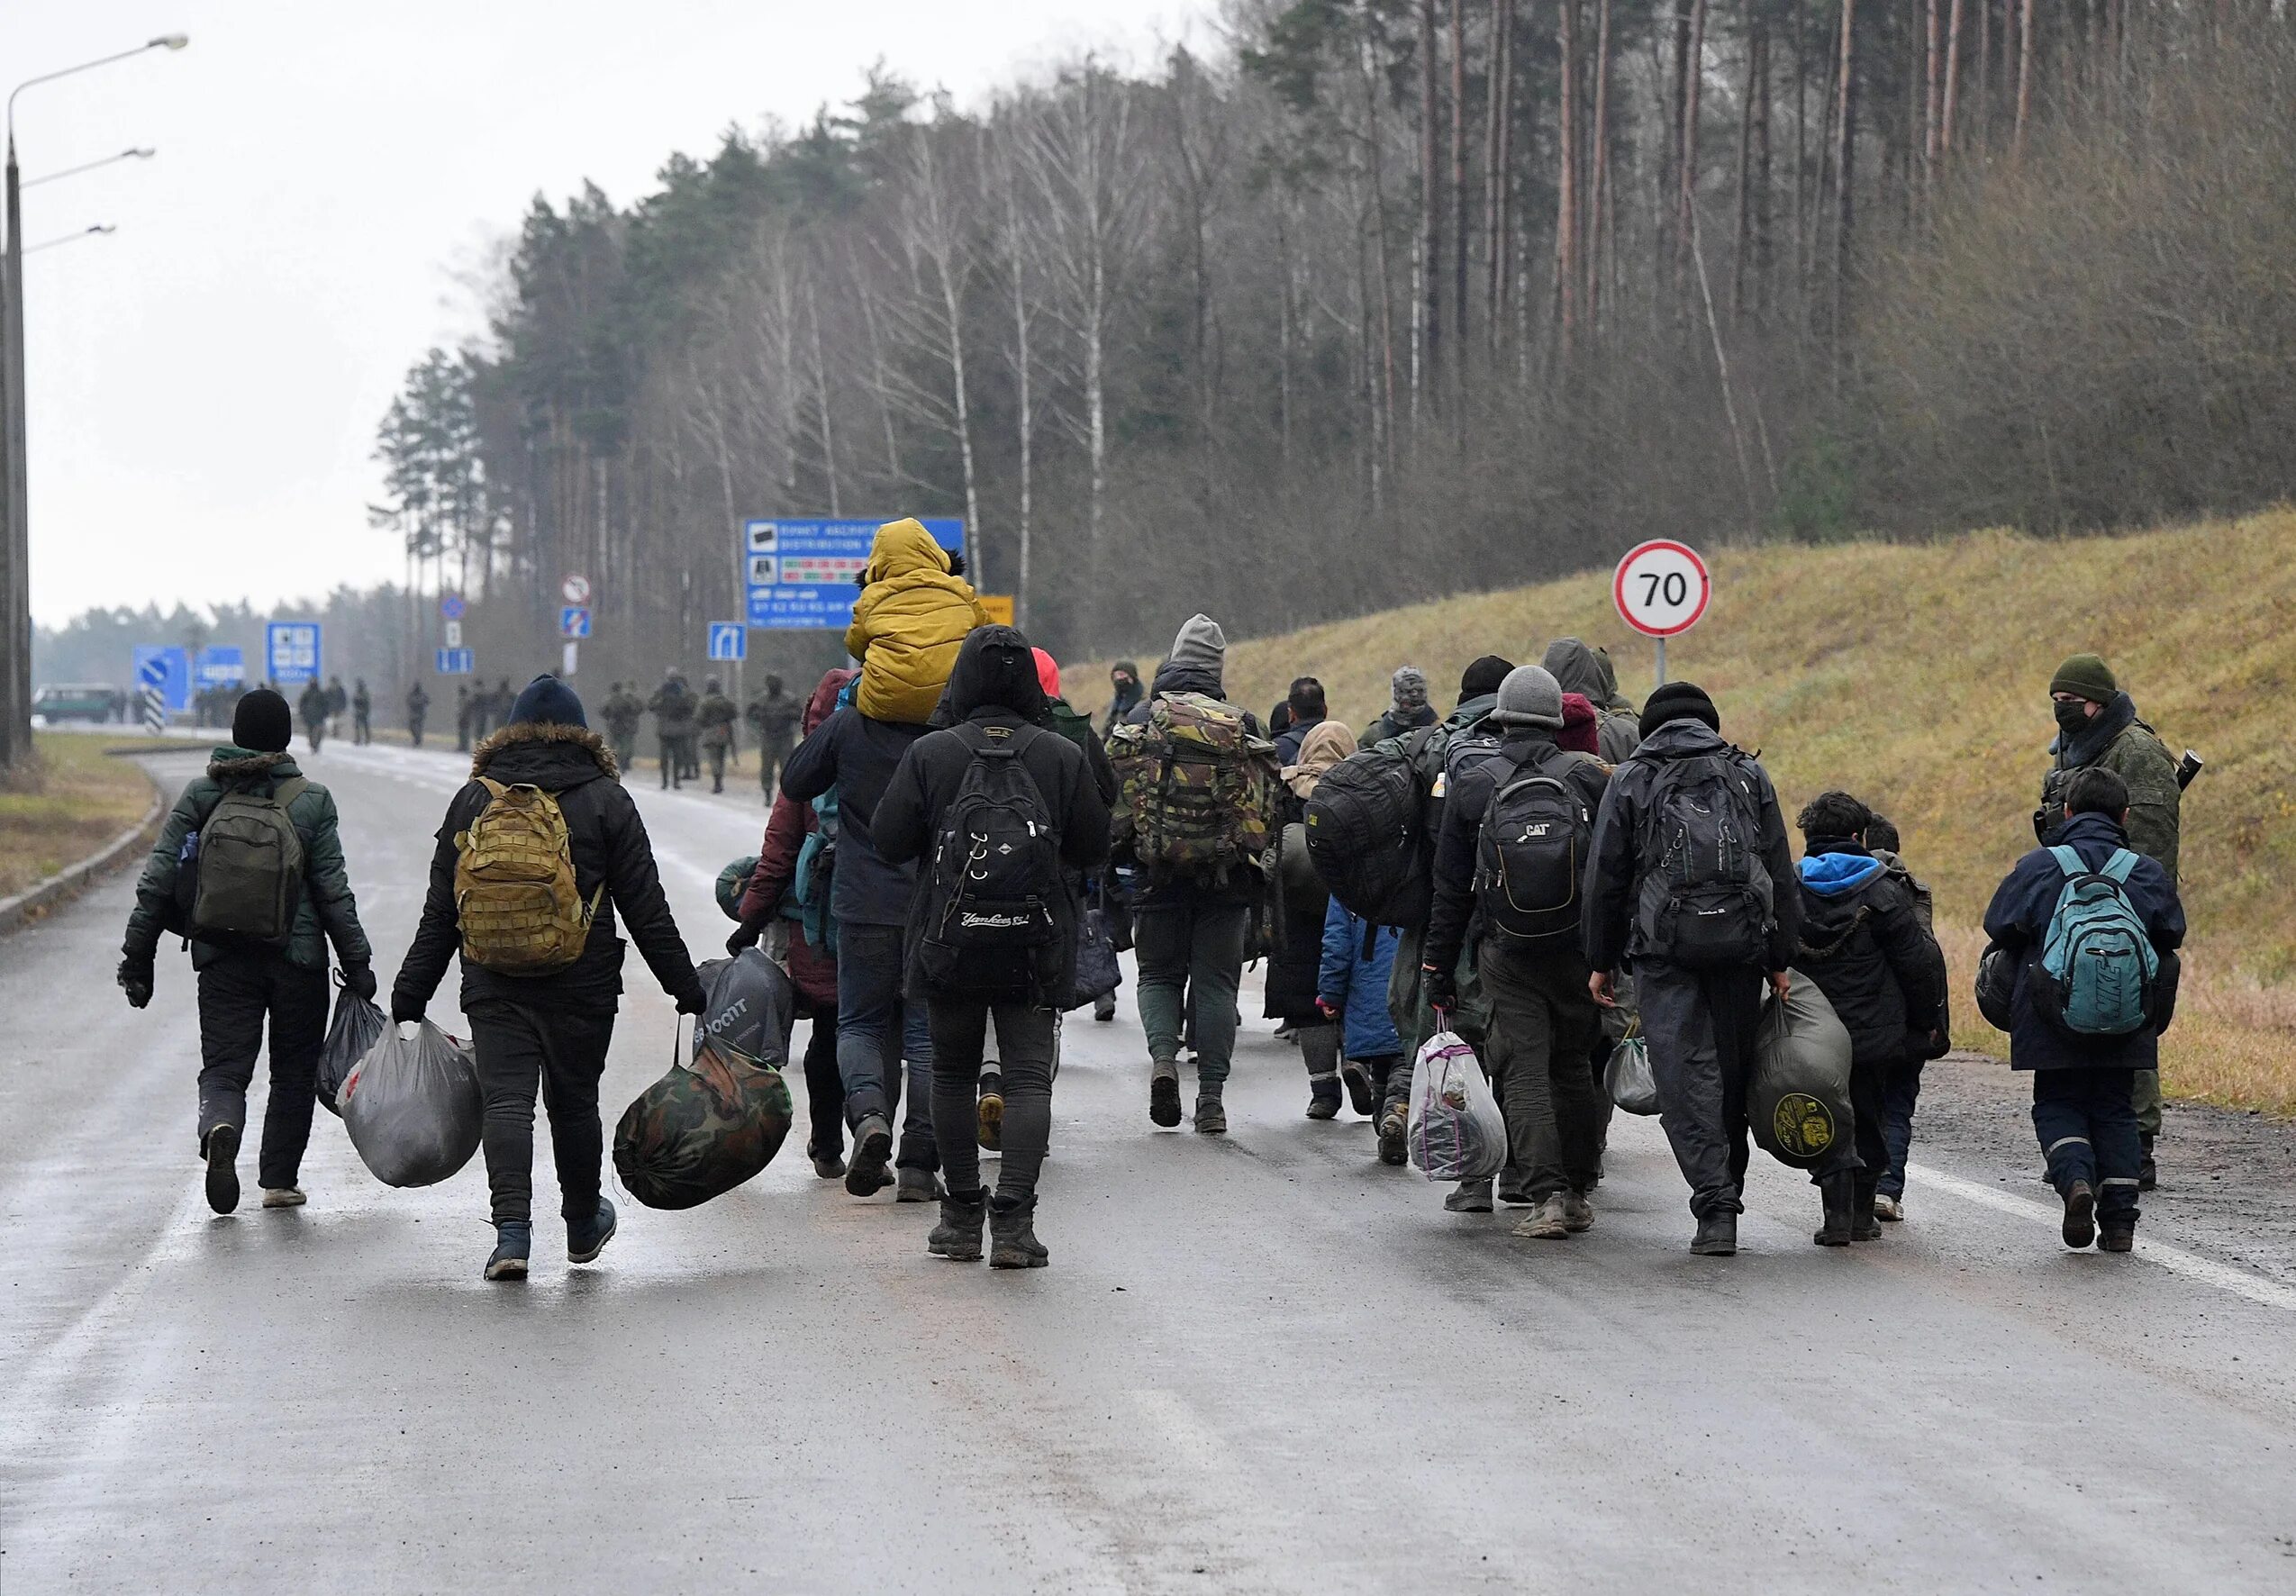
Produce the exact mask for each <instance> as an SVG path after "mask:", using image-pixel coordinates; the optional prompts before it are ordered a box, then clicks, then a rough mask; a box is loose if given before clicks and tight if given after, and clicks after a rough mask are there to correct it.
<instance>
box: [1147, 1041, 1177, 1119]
mask: <svg viewBox="0 0 2296 1596" xmlns="http://www.w3.org/2000/svg"><path fill="white" fill-rule="evenodd" d="M1148 1119H1149V1120H1151V1121H1152V1122H1153V1123H1155V1124H1157V1125H1160V1126H1162V1127H1163V1128H1164V1129H1166V1130H1169V1129H1172V1128H1173V1127H1174V1126H1175V1125H1177V1124H1178V1123H1179V1122H1180V1066H1179V1065H1178V1063H1176V1062H1175V1060H1172V1059H1169V1058H1159V1059H1157V1060H1156V1062H1155V1063H1154V1064H1153V1065H1152V1066H1150V1069H1149V1074H1148Z"/></svg>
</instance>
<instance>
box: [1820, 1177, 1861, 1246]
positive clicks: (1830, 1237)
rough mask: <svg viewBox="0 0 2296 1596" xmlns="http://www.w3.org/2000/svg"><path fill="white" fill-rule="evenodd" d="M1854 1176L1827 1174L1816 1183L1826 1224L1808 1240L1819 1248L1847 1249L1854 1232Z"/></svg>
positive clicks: (1855, 1192)
mask: <svg viewBox="0 0 2296 1596" xmlns="http://www.w3.org/2000/svg"><path fill="white" fill-rule="evenodd" d="M1856 1178H1857V1177H1856V1175H1855V1174H1849V1173H1847V1172H1845V1173H1843V1174H1829V1175H1828V1176H1827V1177H1826V1178H1825V1179H1824V1180H1822V1181H1820V1182H1819V1183H1818V1190H1819V1192H1820V1193H1821V1194H1822V1196H1823V1198H1824V1200H1825V1204H1826V1222H1825V1224H1824V1225H1823V1226H1822V1227H1820V1229H1819V1230H1818V1232H1817V1234H1815V1235H1813V1236H1812V1237H1810V1240H1812V1241H1814V1242H1816V1243H1817V1244H1818V1245H1819V1246H1820V1247H1847V1246H1848V1245H1849V1238H1850V1237H1851V1236H1852V1235H1853V1234H1854V1233H1855V1232H1856V1228H1857V1227H1856V1218H1855V1210H1856V1206H1857V1190H1856Z"/></svg>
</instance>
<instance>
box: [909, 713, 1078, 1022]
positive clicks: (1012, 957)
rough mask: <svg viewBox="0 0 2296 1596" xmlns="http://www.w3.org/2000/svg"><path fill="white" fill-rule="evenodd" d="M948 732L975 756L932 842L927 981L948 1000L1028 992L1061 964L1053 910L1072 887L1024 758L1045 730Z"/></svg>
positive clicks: (924, 954)
mask: <svg viewBox="0 0 2296 1596" xmlns="http://www.w3.org/2000/svg"><path fill="white" fill-rule="evenodd" d="M954 730H955V731H956V733H957V736H958V737H959V738H961V739H964V740H965V742H966V744H967V745H969V746H970V747H971V748H972V750H973V758H972V762H971V763H970V764H969V765H968V766H966V770H965V780H964V782H963V784H961V785H959V786H958V788H957V796H956V797H955V798H954V799H952V800H951V801H950V802H949V804H948V808H947V809H946V810H944V811H943V812H942V813H941V819H940V830H939V836H938V838H937V839H935V841H934V844H933V856H932V868H931V874H930V876H929V877H928V878H927V880H926V882H925V884H924V885H925V893H926V898H925V919H924V937H923V941H922V945H921V950H920V953H919V963H920V967H921V971H922V973H923V975H924V977H925V980H926V982H927V984H929V985H930V986H931V987H932V988H933V989H934V990H936V991H939V992H943V993H949V994H951V995H957V994H961V995H964V996H966V997H984V998H1013V997H1025V996H1030V995H1034V994H1035V993H1036V992H1037V989H1038V988H1039V986H1040V985H1041V984H1042V981H1043V978H1044V976H1045V975H1047V974H1048V969H1047V966H1048V965H1049V964H1051V963H1054V962H1057V956H1058V953H1059V948H1058V944H1059V941H1060V927H1059V922H1058V921H1057V920H1056V919H1055V918H1054V913H1053V908H1054V905H1055V904H1056V903H1057V902H1059V899H1060V895H1061V894H1062V893H1066V891H1067V890H1068V889H1067V886H1066V883H1065V882H1064V881H1063V879H1062V877H1061V874H1060V844H1059V837H1058V834H1057V832H1056V831H1055V830H1054V828H1053V823H1052V815H1051V812H1050V811H1048V809H1047V808H1046V807H1045V802H1044V794H1043V793H1042V792H1040V791H1039V789H1038V787H1037V784H1036V781H1035V779H1034V778H1033V777H1031V776H1030V775H1029V772H1028V769H1027V767H1026V766H1023V765H1022V764H1021V760H1020V753H1021V749H1023V748H1027V747H1028V746H1029V744H1030V742H1032V741H1033V740H1035V739H1036V738H1037V737H1039V735H1041V734H1040V733H1039V731H1038V730H1037V729H1036V728H1035V727H1032V726H1023V727H1020V728H1017V729H1008V728H1006V727H1002V726H994V727H981V726H975V725H970V724H967V725H964V726H959V727H957V728H955V729H954ZM1060 995H1062V996H1063V997H1065V996H1066V995H1067V994H1066V993H1062V994H1060Z"/></svg>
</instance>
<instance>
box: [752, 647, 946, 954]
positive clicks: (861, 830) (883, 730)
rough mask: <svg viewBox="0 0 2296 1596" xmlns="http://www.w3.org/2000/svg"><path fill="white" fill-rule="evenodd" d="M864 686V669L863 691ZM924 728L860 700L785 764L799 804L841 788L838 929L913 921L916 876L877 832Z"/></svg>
mask: <svg viewBox="0 0 2296 1596" xmlns="http://www.w3.org/2000/svg"><path fill="white" fill-rule="evenodd" d="M867 681H868V673H867V670H866V669H865V670H864V671H863V672H862V676H861V683H862V686H863V688H866V687H867ZM937 691H938V690H937ZM840 695H841V694H840ZM928 712H929V713H930V709H929V710H928ZM925 731H926V728H925V726H924V725H923V724H922V723H921V722H910V721H879V720H876V719H875V718H873V717H872V716H869V715H867V714H864V713H863V712H862V711H861V709H860V706H859V705H858V703H848V704H845V705H844V706H842V707H841V708H839V709H837V710H835V711H833V712H831V713H830V717H829V719H828V720H826V721H822V722H821V724H820V725H819V726H817V727H815V728H814V729H813V730H812V732H811V733H810V734H808V735H807V737H806V739H805V740H804V741H803V742H801V743H799V744H798V745H797V748H796V750H795V751H794V753H792V754H791V755H790V756H789V762H788V763H787V764H786V765H785V766H782V769H781V790H782V791H783V792H785V793H788V794H789V795H790V797H792V798H794V799H795V800H796V801H797V802H799V803H811V802H812V800H814V799H816V798H819V797H821V795H822V794H823V793H827V792H828V791H829V790H830V788H831V787H834V788H836V789H837V869H836V870H835V872H834V873H833V874H832V875H831V876H830V911H831V912H832V913H834V914H835V915H836V917H837V920H838V921H839V923H840V924H843V925H854V926H897V925H906V924H907V923H908V920H909V901H910V900H911V899H912V898H913V897H915V896H916V893H917V872H916V870H915V868H914V867H913V866H909V865H905V864H894V863H892V862H891V861H889V860H887V859H886V858H885V857H884V855H882V854H881V853H879V852H878V851H877V845H876V835H875V827H876V812H877V804H878V803H880V802H882V801H883V799H884V797H885V785H886V784H887V783H889V782H891V781H892V780H893V773H894V771H895V770H897V769H899V768H900V766H901V759H902V756H903V755H905V754H906V753H908V751H909V745H910V744H912V743H913V742H915V741H916V740H917V739H919V738H921V737H922V736H924V735H925Z"/></svg>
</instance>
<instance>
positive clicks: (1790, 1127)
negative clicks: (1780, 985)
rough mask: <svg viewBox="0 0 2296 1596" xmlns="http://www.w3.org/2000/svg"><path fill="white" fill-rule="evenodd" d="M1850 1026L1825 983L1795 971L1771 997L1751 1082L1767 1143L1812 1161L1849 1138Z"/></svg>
mask: <svg viewBox="0 0 2296 1596" xmlns="http://www.w3.org/2000/svg"><path fill="white" fill-rule="evenodd" d="M1849 1065H1850V1039H1849V1030H1848V1028H1847V1027H1846V1026H1845V1025H1843V1024H1842V1022H1841V1020H1840V1018H1839V1017H1838V1015H1836V1014H1835V1012H1834V1006H1833V1005H1832V1004H1831V1003H1829V1002H1827V1001H1826V994H1825V993H1822V992H1820V991H1819V990H1818V984H1817V983H1816V982H1814V981H1812V980H1810V977H1809V976H1807V975H1803V974H1802V973H1801V971H1799V970H1796V971H1794V972H1793V973H1792V983H1791V984H1790V985H1789V987H1788V988H1787V995H1786V999H1785V1001H1784V1002H1779V1001H1778V999H1777V997H1776V996H1775V994H1772V995H1770V996H1768V997H1765V999H1764V1000H1763V1004H1762V1029H1761V1035H1760V1039H1759V1040H1758V1042H1757V1043H1756V1047H1755V1049H1754V1066H1753V1068H1752V1069H1751V1070H1750V1071H1749V1072H1748V1074H1747V1083H1746V1114H1747V1120H1748V1122H1749V1124H1750V1126H1751V1128H1752V1129H1753V1131H1754V1139H1755V1142H1756V1145H1758V1146H1759V1147H1761V1149H1762V1150H1763V1151H1764V1152H1765V1153H1767V1154H1769V1155H1770V1156H1772V1157H1773V1158H1775V1159H1776V1160H1777V1161H1778V1162H1779V1163H1781V1164H1783V1165H1787V1166H1789V1167H1790V1168H1794V1169H1807V1168H1809V1167H1810V1165H1814V1164H1816V1163H1817V1162H1818V1161H1819V1159H1820V1158H1822V1157H1823V1156H1825V1155H1826V1154H1827V1152H1828V1151H1829V1150H1830V1149H1831V1148H1832V1147H1833V1146H1834V1144H1835V1143H1836V1142H1837V1141H1846V1140H1847V1139H1848V1138H1849V1136H1850V1134H1851V1129H1852V1125H1853V1120H1852V1118H1851V1113H1850V1106H1849Z"/></svg>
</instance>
